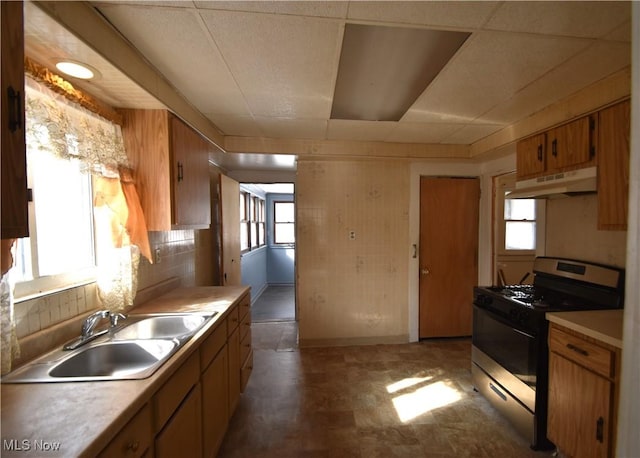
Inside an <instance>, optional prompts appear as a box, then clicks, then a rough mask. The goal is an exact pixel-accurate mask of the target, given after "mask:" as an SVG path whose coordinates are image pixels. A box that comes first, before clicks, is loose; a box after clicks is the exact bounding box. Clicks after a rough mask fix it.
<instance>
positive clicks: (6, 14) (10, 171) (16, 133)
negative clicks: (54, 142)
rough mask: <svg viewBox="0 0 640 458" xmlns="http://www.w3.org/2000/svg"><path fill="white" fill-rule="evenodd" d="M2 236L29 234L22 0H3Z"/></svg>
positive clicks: (16, 236)
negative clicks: (4, 0) (14, 0)
mask: <svg viewBox="0 0 640 458" xmlns="http://www.w3.org/2000/svg"><path fill="white" fill-rule="evenodd" d="M1 8H2V11H1V14H2V16H1V20H2V54H1V58H2V84H1V86H2V87H1V90H2V116H0V119H2V127H0V132H1V134H2V150H1V151H2V153H1V154H2V157H1V159H0V160H1V162H2V210H1V211H2V238H3V239H11V238H19V237H27V236H28V235H29V219H28V210H27V158H26V147H25V130H24V100H25V99H24V34H23V28H24V25H23V22H24V21H23V17H24V12H23V4H22V2H21V1H16V2H2V4H1Z"/></svg>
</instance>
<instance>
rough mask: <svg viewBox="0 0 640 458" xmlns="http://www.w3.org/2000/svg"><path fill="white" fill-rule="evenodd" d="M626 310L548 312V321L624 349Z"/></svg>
mask: <svg viewBox="0 0 640 458" xmlns="http://www.w3.org/2000/svg"><path fill="white" fill-rule="evenodd" d="M623 314H624V310H622V309H618V310H585V311H582V312H548V313H547V314H546V317H547V320H549V321H550V322H552V323H556V324H559V325H560V326H564V327H565V328H569V329H571V330H573V331H576V332H579V333H581V334H584V335H586V336H589V337H592V338H594V339H597V340H600V341H602V342H605V343H608V344H609V345H613V346H614V347H617V348H620V349H622V319H623V318H622V317H623Z"/></svg>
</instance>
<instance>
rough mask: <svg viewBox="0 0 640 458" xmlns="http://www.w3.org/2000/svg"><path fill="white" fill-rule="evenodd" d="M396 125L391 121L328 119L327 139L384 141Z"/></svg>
mask: <svg viewBox="0 0 640 458" xmlns="http://www.w3.org/2000/svg"><path fill="white" fill-rule="evenodd" d="M397 125H398V123H397V122H391V121H351V120H344V119H330V120H329V127H328V129H327V139H329V140H354V141H384V140H385V139H386V138H387V137H388V136H389V135H390V134H391V132H392V131H393V130H394V129H395V128H396V126H397Z"/></svg>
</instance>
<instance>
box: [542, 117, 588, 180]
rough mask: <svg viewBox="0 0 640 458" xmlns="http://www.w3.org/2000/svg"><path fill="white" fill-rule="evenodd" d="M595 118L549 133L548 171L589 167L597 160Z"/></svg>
mask: <svg viewBox="0 0 640 458" xmlns="http://www.w3.org/2000/svg"><path fill="white" fill-rule="evenodd" d="M594 122H595V117H593V116H585V117H584V118H580V119H577V120H575V121H573V122H570V123H568V124H564V125H562V126H559V127H556V128H555V129H551V130H550V131H549V132H548V133H547V170H548V171H550V172H555V171H561V170H567V169H568V168H569V167H571V168H577V167H587V166H589V165H595V164H593V161H594V160H595V149H592V146H594V147H595V145H594V144H593V143H592V134H591V132H592V130H593V131H595V124H594Z"/></svg>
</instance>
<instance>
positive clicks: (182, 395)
mask: <svg viewBox="0 0 640 458" xmlns="http://www.w3.org/2000/svg"><path fill="white" fill-rule="evenodd" d="M250 303H251V302H250V296H249V295H246V296H244V297H243V298H242V300H241V301H240V303H239V304H238V305H236V306H235V307H234V308H233V310H231V311H229V313H228V316H227V317H226V318H225V319H224V320H222V321H220V322H219V323H218V324H217V325H216V328H215V329H214V330H213V331H212V332H211V333H210V334H209V335H208V336H207V337H206V338H204V339H203V341H202V342H201V344H200V345H199V347H198V348H197V349H196V350H195V351H194V352H193V353H192V354H191V355H190V356H189V357H188V358H187V360H186V361H185V362H184V363H182V365H181V366H180V368H178V369H177V370H176V371H175V372H174V373H173V374H172V375H171V376H170V377H169V378H168V379H167V381H166V382H164V384H163V385H162V386H161V387H160V388H159V389H158V390H157V391H156V392H155V394H154V395H153V396H152V398H151V399H150V400H149V402H148V403H147V404H145V406H144V407H143V408H142V409H141V410H140V411H139V412H138V413H137V414H136V415H135V416H134V417H133V418H132V419H131V420H130V421H129V422H128V423H127V424H126V426H125V427H124V428H122V430H121V431H120V432H119V433H118V434H117V435H116V436H115V438H114V439H113V440H112V441H111V442H110V443H109V445H107V447H105V449H104V450H103V451H102V452H101V453H100V455H99V456H100V457H132V458H138V457H145V456H146V457H153V456H155V457H160V458H164V457H167V458H174V457H183V456H184V457H189V458H198V457H205V458H211V457H215V456H216V455H217V454H218V451H219V449H220V446H221V445H222V442H223V440H224V436H225V434H226V432H227V428H228V425H229V419H230V418H231V416H232V415H233V412H234V410H235V409H236V406H237V405H238V402H239V400H240V393H241V392H242V391H244V388H245V387H246V385H247V382H248V380H249V376H250V375H251V370H252V368H253V349H252V348H251V314H250V310H249V307H250Z"/></svg>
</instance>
